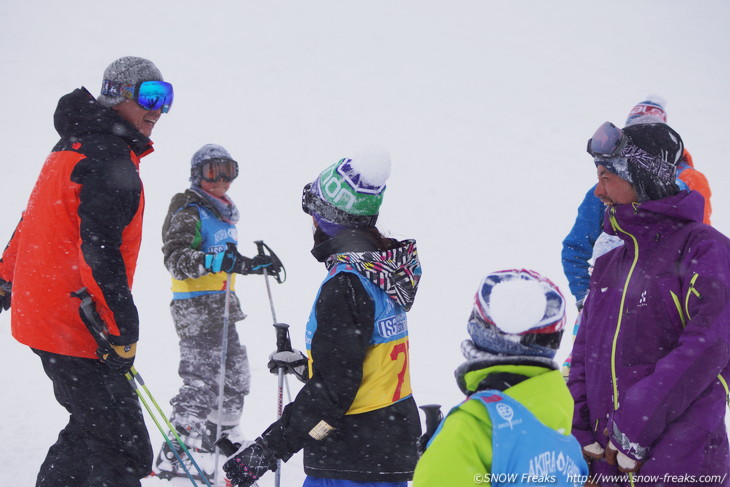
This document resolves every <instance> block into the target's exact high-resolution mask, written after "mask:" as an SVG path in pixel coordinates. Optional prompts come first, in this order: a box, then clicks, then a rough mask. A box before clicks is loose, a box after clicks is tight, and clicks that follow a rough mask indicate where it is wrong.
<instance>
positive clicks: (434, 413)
mask: <svg viewBox="0 0 730 487" xmlns="http://www.w3.org/2000/svg"><path fill="white" fill-rule="evenodd" d="M419 408H420V409H422V410H423V413H424V414H425V415H426V434H427V435H428V436H429V438H430V437H431V436H433V434H434V433H435V432H436V428H438V426H439V423H440V422H441V420H442V419H443V415H442V414H441V405H440V404H426V405H425V406H419Z"/></svg>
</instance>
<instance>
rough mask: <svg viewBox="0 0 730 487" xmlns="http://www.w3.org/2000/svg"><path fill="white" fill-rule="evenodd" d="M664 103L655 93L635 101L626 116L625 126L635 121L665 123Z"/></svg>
mask: <svg viewBox="0 0 730 487" xmlns="http://www.w3.org/2000/svg"><path fill="white" fill-rule="evenodd" d="M664 105H666V103H665V102H664V100H663V99H662V98H660V97H658V96H656V95H649V96H647V97H646V100H644V101H641V102H639V103H637V104H636V105H635V106H634V108H632V109H631V111H630V112H629V116H628V117H627V118H626V126H627V127H628V126H629V125H634V124H636V123H667V112H666V111H665V110H664Z"/></svg>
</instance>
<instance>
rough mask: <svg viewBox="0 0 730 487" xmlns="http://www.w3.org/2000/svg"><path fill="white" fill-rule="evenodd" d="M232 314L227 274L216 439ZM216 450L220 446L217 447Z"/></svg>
mask: <svg viewBox="0 0 730 487" xmlns="http://www.w3.org/2000/svg"><path fill="white" fill-rule="evenodd" d="M230 313H231V274H230V273H228V274H226V298H225V304H224V306H223V338H222V339H221V366H220V373H219V376H218V421H216V423H217V424H216V428H215V437H216V438H220V436H221V430H222V426H221V422H222V421H221V419H222V418H223V392H224V389H225V386H226V358H227V354H228V322H229V320H230ZM216 449H218V446H217V445H216ZM218 456H219V455H217V454H216V455H215V470H214V471H213V472H214V473H213V483H214V484H215V485H218Z"/></svg>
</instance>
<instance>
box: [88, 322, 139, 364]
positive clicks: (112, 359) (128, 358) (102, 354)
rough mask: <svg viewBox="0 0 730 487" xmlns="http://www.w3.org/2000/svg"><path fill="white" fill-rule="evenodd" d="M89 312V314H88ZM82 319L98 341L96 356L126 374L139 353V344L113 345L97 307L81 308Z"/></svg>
mask: <svg viewBox="0 0 730 487" xmlns="http://www.w3.org/2000/svg"><path fill="white" fill-rule="evenodd" d="M87 313H88V314H87ZM79 315H80V316H81V321H83V322H84V324H85V325H86V328H88V329H89V332H90V333H91V336H92V337H93V338H94V341H96V345H97V348H96V356H97V357H99V360H101V361H102V362H104V363H105V364H106V365H108V366H109V367H111V368H112V369H114V370H116V371H119V372H121V373H122V374H126V373H127V372H129V369H131V368H132V365H134V357H135V355H136V353H137V344H136V343H131V344H129V345H112V344H111V343H109V340H108V339H107V337H106V336H105V334H104V331H103V330H104V322H103V321H102V320H101V317H100V316H99V314H98V313H97V312H96V310H95V309H91V308H88V309H87V310H86V312H84V309H83V308H79Z"/></svg>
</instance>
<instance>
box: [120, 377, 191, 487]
mask: <svg viewBox="0 0 730 487" xmlns="http://www.w3.org/2000/svg"><path fill="white" fill-rule="evenodd" d="M124 377H126V378H127V381H128V382H129V385H130V386H132V389H133V390H134V392H135V394H137V397H138V398H139V401H140V402H141V403H142V405H143V406H144V408H145V409H146V410H147V413H148V414H149V415H150V417H151V418H152V421H154V422H155V425H156V426H157V429H158V430H160V434H162V437H163V438H164V439H165V441H166V442H167V446H169V447H170V450H171V451H172V453H173V454H174V455H175V457H176V458H177V461H178V462H180V465H181V466H182V468H183V470H185V473H186V474H187V476H188V478H189V479H190V482H192V483H193V485H194V486H195V487H198V484H197V483H196V482H195V479H194V478H193V475H192V474H191V473H190V470H188V468H187V467H186V466H185V462H183V460H182V458H180V454H179V453H178V452H177V449H176V448H175V446H174V445H173V444H172V441H170V438H168V437H167V435H166V434H165V430H164V429H163V428H162V425H161V424H160V422H159V421H158V420H157V417H156V416H155V415H154V414H152V409H151V408H150V405H149V404H148V403H147V401H146V400H145V398H144V396H142V393H141V392H140V391H139V387H137V384H136V382H135V381H134V378H133V377H132V376H131V375H130V374H129V372H127V373H126V374H124Z"/></svg>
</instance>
